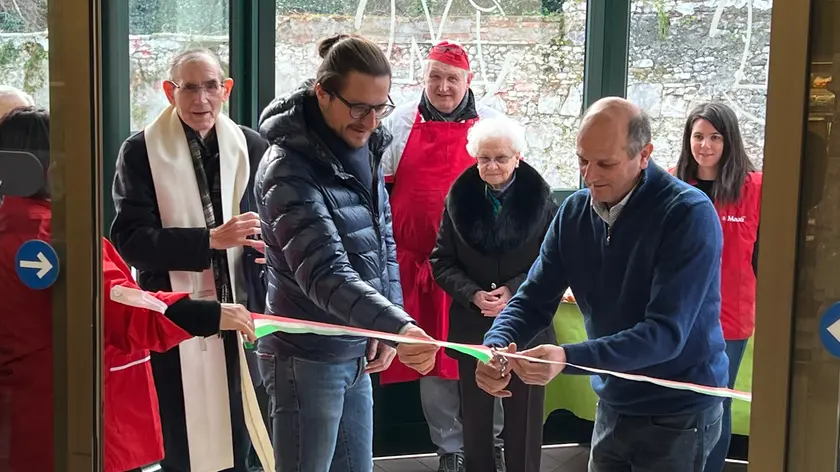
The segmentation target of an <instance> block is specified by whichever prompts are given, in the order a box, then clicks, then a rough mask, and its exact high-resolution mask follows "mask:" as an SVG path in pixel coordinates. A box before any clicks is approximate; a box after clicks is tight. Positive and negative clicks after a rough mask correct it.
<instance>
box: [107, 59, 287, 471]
mask: <svg viewBox="0 0 840 472" xmlns="http://www.w3.org/2000/svg"><path fill="white" fill-rule="evenodd" d="M232 87H233V81H232V80H231V79H229V78H227V79H226V78H224V75H223V72H222V68H221V65H220V62H219V60H218V59H217V58H216V56H215V55H213V54H212V53H211V52H209V51H206V50H190V51H186V52H184V53H181V54H179V55H178V56H176V57H175V58H174V59H173V61H172V64H171V67H170V76H169V80H166V81H165V82H164V84H163V89H164V92H165V93H166V96H167V98H168V99H169V102H170V104H171V105H170V106H169V107H168V108H167V109H166V110H164V111H163V112H162V113H161V114H160V116H159V117H158V118H157V119H156V120H155V121H154V122H153V123H152V124H150V125H149V126H147V127H146V128H145V129H144V130H143V131H140V132H139V133H137V134H135V135H133V136H131V137H129V138H128V139H127V140H126V141H125V143H123V146H122V148H121V149H120V154H119V156H118V159H117V164H116V175H115V178H114V186H113V197H114V204H115V207H116V213H117V215H116V218H115V220H114V222H113V225H112V227H111V239H112V240H113V242H114V245H115V246H116V247H117V249H118V251H119V252H120V255H122V257H123V258H125V260H126V261H127V262H128V263H129V264H131V265H132V266H134V267H135V268H136V269H137V270H138V283H139V284H140V286H141V287H142V288H143V289H145V290H172V291H184V292H189V293H190V294H191V297H192V298H194V299H207V300H219V301H222V302H228V303H231V302H235V303H242V304H245V305H246V306H247V304H248V294H249V292H254V290H252V289H253V288H254V287H255V286H256V285H258V284H260V283H261V282H260V280H258V279H259V275H256V276H255V275H254V274H255V273H256V274H259V272H258V271H255V270H252V269H253V267H251V266H252V265H255V259H256V258H257V257H259V256H260V254H259V252H257V250H259V249H260V248H261V246H260V244H261V242H260V241H259V240H257V239H254V238H253V237H254V236H255V235H257V234H258V233H259V223H260V222H259V218H258V217H257V215H256V214H255V213H253V212H251V211H249V210H250V209H251V208H255V202H254V196H253V190H252V188H253V178H254V173H255V171H256V168H257V164H258V163H259V160H260V158H261V157H262V155H263V153H264V152H265V150H266V148H267V143H266V142H265V141H264V140H263V139H262V138H261V137H260V136H259V134H258V133H256V132H255V131H253V130H250V129H248V128H245V127H241V126H238V125H237V124H235V123H234V122H233V121H231V120H230V118H228V117H226V116H225V115H223V114H222V113H221V107H222V105H223V103H224V102H225V101H226V100H227V99H228V97H229V96H230V92H231V89H232ZM257 292H259V290H257ZM263 293H264V292H263ZM151 362H152V370H153V374H154V377H155V386H156V388H157V391H158V398H159V405H160V414H161V426H162V431H163V439H164V448H165V458H164V460H163V461H162V463H161V466H162V468H163V470H164V471H167V472H176V471H177V472H188V471H189V472H217V471H222V470H228V471H234V472H240V471H243V472H244V471H245V470H247V469H246V460H245V458H246V455H247V453H248V449H249V447H250V444H251V442H250V441H249V430H250V432H251V439H253V440H254V443H255V447H256V449H257V451H258V452H259V453H260V455H261V456H265V455H267V456H272V457H271V459H273V453H270V451H268V452H266V451H265V450H261V445H264V444H261V439H262V440H265V441H267V435H266V432H265V425H264V423H263V422H262V420H261V419H260V415H259V411H256V412H254V409H253V408H254V404H255V403H256V399H255V397H254V396H253V387H252V386H251V380H250V375H249V374H248V370H247V369H248V368H247V364H246V363H245V359H244V353H243V350H242V344H241V342H240V339H239V337H238V335H237V334H235V333H232V334H222V335H221V336H211V337H207V338H204V337H197V338H193V339H190V340H188V341H186V342H184V343H182V344H181V345H180V346H179V347H178V348H176V349H173V350H171V351H169V352H167V353H165V354H153V355H152V358H151ZM243 379H244V380H243ZM243 394H244V395H243ZM106 401H108V400H106ZM115 401H118V399H115ZM150 414H152V413H151V412H150ZM254 415H255V416H256V417H254ZM269 444H270V443H269ZM269 449H270V446H269ZM263 465H266V463H265V461H264V462H263ZM266 468H267V469H268V467H266Z"/></svg>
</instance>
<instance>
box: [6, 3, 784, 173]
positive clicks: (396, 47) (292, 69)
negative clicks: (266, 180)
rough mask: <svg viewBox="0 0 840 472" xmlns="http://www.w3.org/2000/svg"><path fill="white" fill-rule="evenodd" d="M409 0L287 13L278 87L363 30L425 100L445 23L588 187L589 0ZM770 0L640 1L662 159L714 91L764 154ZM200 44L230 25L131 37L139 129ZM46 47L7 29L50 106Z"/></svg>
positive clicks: (638, 48)
mask: <svg viewBox="0 0 840 472" xmlns="http://www.w3.org/2000/svg"><path fill="white" fill-rule="evenodd" d="M399 3H400V2H398V7H397V12H395V13H396V14H395V18H394V21H393V23H392V20H391V16H390V12H387V11H386V12H380V11H377V12H373V13H367V14H366V15H364V16H361V17H358V18H354V17H349V16H330V15H311V14H309V15H307V14H294V15H285V16H278V18H277V40H276V61H275V71H276V74H275V77H276V82H275V83H276V86H275V90H276V93H277V94H285V93H288V92H289V91H291V90H292V89H294V88H295V87H296V86H297V85H298V84H300V83H301V82H302V81H303V80H304V79H306V78H309V77H312V76H313V75H314V72H315V69H316V68H317V65H318V58H317V56H316V53H315V41H316V40H317V39H318V38H321V37H324V36H328V35H330V34H334V33H338V32H351V31H358V32H359V33H360V34H363V35H365V36H367V37H369V38H371V39H373V40H375V41H377V42H378V43H380V44H381V45H382V46H383V48H385V50H386V52H387V53H388V54H389V57H390V58H391V61H392V63H393V65H394V77H395V80H394V86H393V89H392V97H393V99H394V101H395V102H397V103H400V102H402V101H405V100H411V99H415V98H416V97H417V96H418V94H419V93H420V90H421V85H420V84H419V81H418V78H419V77H420V75H421V70H422V69H421V67H422V63H421V60H420V57H422V56H423V55H424V54H425V52H426V51H427V49H428V47H429V45H430V44H431V43H432V40H433V38H437V37H438V33H439V32H442V34H441V35H440V37H441V38H445V39H455V40H458V41H461V42H462V43H464V44H466V45H467V47H468V48H469V51H470V54H471V59H472V67H473V69H474V71H475V73H476V76H475V80H474V83H473V89H474V91H475V92H476V95H477V96H478V97H479V98H480V99H481V100H483V101H484V102H485V103H488V104H489V105H491V106H493V107H496V108H498V109H500V110H502V111H505V112H506V113H508V114H509V115H510V116H512V117H514V118H516V119H518V120H520V121H521V122H522V123H523V124H525V125H526V127H527V130H528V141H529V150H528V153H527V158H528V159H529V162H531V163H533V164H534V165H535V166H536V167H537V168H538V169H539V170H540V171H542V172H543V174H544V176H545V177H546V178H547V180H549V182H550V183H551V184H552V185H554V186H557V187H577V185H578V178H579V177H578V171H577V158H576V156H575V146H574V139H575V133H576V131H577V125H578V122H579V116H580V114H581V111H582V110H581V107H582V101H583V99H582V95H583V70H584V38H585V24H586V11H585V5H586V3H585V2H584V1H582V0H567V1H566V2H565V3H564V5H563V13H562V14H556V15H548V16H538V17H521V16H520V17H506V16H503V15H501V14H499V12H497V11H490V12H486V11H485V12H483V13H481V14H480V15H472V16H450V17H448V18H446V20H445V22H444V24H443V26H442V27H441V26H440V21H441V17H440V16H437V15H435V16H432V15H431V14H430V16H429V17H424V16H419V17H418V16H417V15H413V16H411V17H409V16H401V15H400V13H401V12H400V6H399ZM719 4H720V5H725V6H719ZM482 8H484V7H482ZM770 8H771V2H770V1H768V0H726V1H718V0H699V1H693V2H689V1H683V0H680V1H674V0H636V1H634V2H633V11H632V17H631V18H632V20H631V22H632V23H631V31H630V57H629V62H630V69H629V77H628V96H629V97H630V98H631V99H632V100H633V101H634V102H636V103H638V104H640V105H641V106H643V107H644V108H645V109H646V110H647V111H648V113H649V114H650V116H651V118H652V120H653V124H654V145H655V148H656V151H655V153H654V155H655V158H656V159H657V160H658V161H659V162H660V163H661V164H663V165H671V164H673V163H674V162H675V161H676V158H677V155H678V154H679V150H680V143H681V140H682V132H683V130H682V129H683V126H684V119H685V116H686V115H687V113H688V110H689V109H690V108H691V107H692V106H693V105H694V104H696V103H698V102H700V101H704V100H710V99H711V100H722V101H725V102H727V103H729V104H730V105H732V106H733V107H734V108H735V109H736V110H737V112H738V115H739V117H740V120H741V121H740V122H741V126H742V132H743V134H744V139H745V141H746V145H747V149H748V151H749V152H750V154H751V156H752V157H753V159H754V160H755V162H756V163H757V164H758V165H760V164H761V162H762V158H763V153H762V147H763V142H764V110H765V88H764V84H765V80H766V74H767V70H766V66H767V59H768V52H769V29H770ZM718 10H720V11H719V12H718ZM716 13H719V15H716ZM716 18H717V22H716V24H715V20H716ZM356 25H358V26H359V28H358V30H357V29H356ZM477 25H480V26H477ZM197 44H201V45H204V46H206V47H210V48H211V49H213V50H215V51H216V52H218V53H219V55H220V56H221V57H222V60H223V61H224V62H225V63H226V62H227V60H228V55H229V51H228V39H227V37H226V36H194V35H184V34H168V33H161V34H155V35H144V36H132V37H131V38H130V54H131V91H132V98H131V100H132V110H131V122H132V127H133V129H139V128H141V127H142V126H143V125H144V124H146V123H149V122H150V121H151V120H153V119H154V117H155V116H157V114H158V113H159V112H160V110H162V109H163V108H164V107H166V105H167V103H166V99H165V97H164V96H163V93H162V92H161V91H160V81H161V79H163V78H165V71H166V62H167V60H168V59H169V58H170V57H171V56H172V55H173V54H174V53H175V52H177V51H178V50H180V49H182V48H184V47H187V46H189V45H197ZM389 46H390V47H389ZM46 49H47V41H46V37H45V35H44V34H29V35H24V34H3V33H0V77H3V79H2V81H3V82H4V83H8V84H11V85H15V86H19V87H23V88H25V89H27V90H28V91H30V92H32V93H33V94H34V95H35V97H36V99H37V100H38V101H39V103H41V104H45V105H46V104H47V103H48V92H47V84H48V80H47V62H46V60H45V58H46ZM234 93H235V92H234Z"/></svg>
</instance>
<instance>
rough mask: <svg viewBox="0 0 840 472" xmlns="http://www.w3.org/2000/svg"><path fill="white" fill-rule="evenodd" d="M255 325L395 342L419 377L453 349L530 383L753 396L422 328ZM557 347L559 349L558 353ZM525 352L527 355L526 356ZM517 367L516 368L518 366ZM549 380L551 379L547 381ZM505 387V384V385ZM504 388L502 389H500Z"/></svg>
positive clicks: (257, 319)
mask: <svg viewBox="0 0 840 472" xmlns="http://www.w3.org/2000/svg"><path fill="white" fill-rule="evenodd" d="M252 316H253V317H254V323H255V326H256V330H255V331H256V334H257V338H260V337H262V336H266V335H268V334H271V333H273V332H276V331H282V332H285V333H292V334H295V333H308V334H318V335H321V336H364V337H368V338H374V339H384V340H388V341H393V342H395V343H398V346H397V354H398V355H399V358H400V361H402V362H403V364H405V365H406V366H408V367H411V368H412V369H414V370H417V371H418V372H420V373H421V374H425V373H428V372H429V371H431V369H432V367H433V366H434V362H435V354H436V353H437V351H438V350H439V349H440V348H449V349H454V350H456V351H458V352H461V353H464V354H467V355H469V356H472V357H474V358H476V359H478V360H479V361H480V362H483V363H489V362H490V361H491V360H493V358H494V356H501V357H504V358H506V359H507V360H508V362H511V363H512V362H513V361H514V360H518V361H525V362H527V363H525V362H520V363H518V364H515V365H514V367H513V369H514V371H516V370H517V369H519V370H520V371H523V372H526V376H528V377H529V379H530V380H531V381H534V382H543V381H545V382H546V383H547V382H548V380H546V378H548V377H550V378H554V377H555V376H556V375H557V374H558V373H560V372H561V371H562V370H563V368H564V367H565V366H569V367H574V368H576V369H580V370H585V371H587V372H590V373H592V374H604V375H612V376H615V377H620V378H622V379H625V380H630V381H634V382H648V383H652V384H654V385H659V386H661V387H665V388H673V389H677V390H687V391H691V392H695V393H699V394H702V395H713V396H717V397H724V398H736V399H739V400H744V401H747V402H749V401H752V394H750V393H748V392H739V391H736V390H731V389H728V388H723V387H710V386H707V385H697V384H692V383H689V382H679V381H676V380H667V379H659V378H655V377H648V376H645V375H639V374H630V373H626V372H615V371H611V370H605V369H597V368H594V367H588V366H582V365H576V364H572V363H569V362H567V361H566V359H565V351H564V350H562V347H559V346H547V347H549V348H551V349H547V348H546V346H538V347H536V348H534V349H529V350H527V351H524V352H522V353H516V352H511V351H510V346H509V347H508V349H507V350H506V351H499V350H495V351H493V350H491V349H490V348H489V347H486V346H479V345H470V344H460V343H451V342H447V341H438V340H435V339H432V338H431V337H429V335H427V334H426V333H425V332H424V331H423V330H422V329H420V328H417V327H412V328H410V329H409V330H408V331H406V332H405V334H404V335H399V334H391V333H383V332H379V331H372V330H368V329H362V328H353V327H349V326H338V325H333V324H328V323H318V322H315V321H304V320H297V319H292V318H283V317H280V316H270V315H260V314H252ZM556 348H559V349H560V350H557V349H556ZM560 352H563V358H562V360H559V355H560V354H559V353H560ZM526 353H530V355H529V354H526ZM531 364H545V365H549V366H553V368H549V369H547V370H546V369H545V367H541V368H539V369H538V368H537V366H535V365H531ZM517 366H518V367H517ZM498 369H499V370H498V371H497V372H501V366H499V367H498ZM549 380H550V379H549ZM506 385H507V384H505V386H506ZM502 388H504V387H502Z"/></svg>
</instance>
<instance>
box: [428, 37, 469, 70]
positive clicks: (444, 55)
mask: <svg viewBox="0 0 840 472" xmlns="http://www.w3.org/2000/svg"><path fill="white" fill-rule="evenodd" d="M429 60H432V61H438V62H442V63H444V64H449V65H450V66H454V67H458V68H459V69H464V70H467V71H468V70H470V58H469V56H467V51H466V50H465V49H464V48H463V47H462V46H461V45H460V44H457V43H450V42H449V41H441V42H439V43H437V44H435V45H434V46H432V49H431V50H430V51H429Z"/></svg>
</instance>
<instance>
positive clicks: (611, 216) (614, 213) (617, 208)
mask: <svg viewBox="0 0 840 472" xmlns="http://www.w3.org/2000/svg"><path fill="white" fill-rule="evenodd" d="M640 181H641V178H640V179H639V180H637V181H636V185H634V186H633V188H632V189H631V190H630V191H629V192H627V195H625V196H624V198H622V199H621V201H620V202H618V203H616V204H615V205H613V206H611V207H610V206H608V205H607V204H606V203H604V202H596V201H595V199H594V198H593V199H591V200H590V201H591V202H592V203H591V205H592V209H593V210H594V211H595V213H596V214H597V215H598V216H600V217H601V219H602V220H604V222H605V223H606V224H607V226H612V225H614V224H615V220H617V219H618V215H620V214H621V211H622V210H624V207H625V206H627V202H628V201H629V200H630V196H631V195H633V192H635V191H636V188H638V187H639V182H640Z"/></svg>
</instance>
